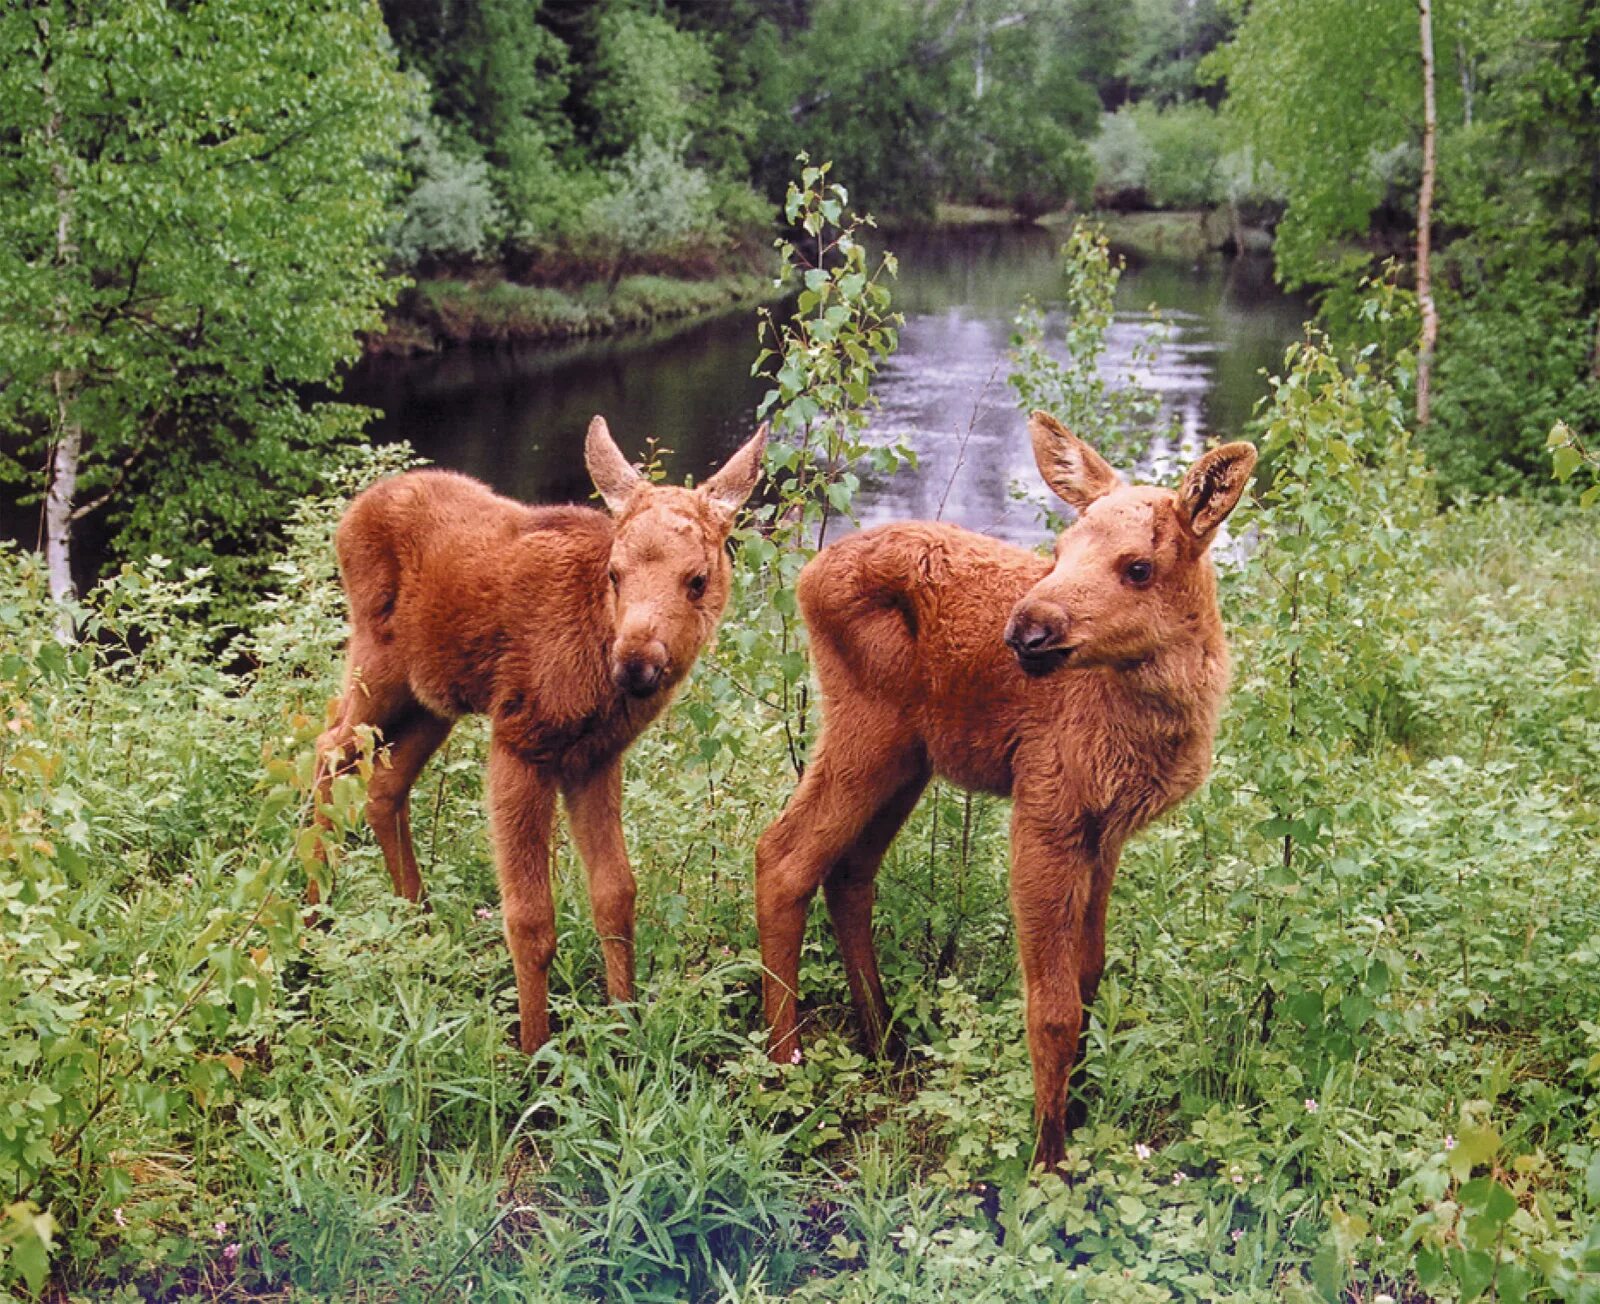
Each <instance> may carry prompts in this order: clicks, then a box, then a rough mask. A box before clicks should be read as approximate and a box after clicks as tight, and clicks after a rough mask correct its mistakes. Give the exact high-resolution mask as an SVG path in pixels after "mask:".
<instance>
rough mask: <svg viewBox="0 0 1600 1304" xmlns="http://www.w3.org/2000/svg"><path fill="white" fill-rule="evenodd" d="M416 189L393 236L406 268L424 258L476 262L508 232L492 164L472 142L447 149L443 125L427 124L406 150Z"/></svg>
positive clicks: (429, 122)
mask: <svg viewBox="0 0 1600 1304" xmlns="http://www.w3.org/2000/svg"><path fill="white" fill-rule="evenodd" d="M407 159H408V162H409V164H410V167H411V175H412V188H411V191H410V193H409V194H408V195H406V197H405V201H404V204H403V206H402V208H401V215H400V224H399V226H398V227H397V228H396V229H395V232H394V234H393V235H392V236H391V237H390V243H391V246H392V248H393V251H394V256H395V257H396V258H397V259H399V260H400V262H402V263H403V264H405V265H407V266H413V265H415V264H416V263H418V262H421V261H422V260H423V259H428V258H432V259H442V260H450V259H475V258H480V257H482V256H483V255H485V254H487V253H488V252H489V251H490V249H491V248H492V247H493V245H494V244H496V243H497V242H498V240H499V239H500V237H501V235H502V234H503V232H504V224H505V215H504V213H503V212H502V210H501V207H500V201H499V200H498V199H497V198H496V197H495V192H494V186H493V184H492V183H491V180H490V175H489V165H488V163H487V162H485V161H484V158H483V155H482V152H481V151H480V150H478V149H477V148H476V147H475V146H473V145H471V144H470V143H457V144H455V145H453V146H452V145H449V144H446V143H445V141H444V139H443V136H442V134H441V132H440V130H439V127H438V125H437V124H436V123H435V121H434V120H433V119H432V118H431V117H430V118H426V119H424V120H423V123H422V125H421V127H420V129H419V130H418V133H417V136H416V138H415V140H413V141H412V143H411V146H410V148H409V149H408V151H407Z"/></svg>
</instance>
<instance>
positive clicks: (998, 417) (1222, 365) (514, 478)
mask: <svg viewBox="0 0 1600 1304" xmlns="http://www.w3.org/2000/svg"><path fill="white" fill-rule="evenodd" d="M894 243H895V250H896V253H897V254H898V255H899V259H900V277H899V280H898V281H897V282H896V283H895V284H894V292H895V306H896V307H897V308H898V309H899V310H900V311H902V312H903V313H904V314H905V318H906V322H905V328H904V330H903V331H902V333H901V338H900V349H899V351H898V352H897V353H896V354H895V355H894V356H893V357H892V358H891V359H890V360H889V362H888V363H887V365H886V366H885V368H884V370H883V371H882V373H881V376H880V380H879V383H878V384H877V386H876V394H877V397H878V400H879V403H880V407H879V410H878V411H877V413H876V414H875V416H874V419H873V425H872V434H873V436H874V437H884V438H901V439H905V440H907V441H908V442H909V443H910V444H911V446H912V447H913V448H915V449H916V450H917V453H918V456H919V460H920V466H919V468H918V470H916V471H914V472H913V471H910V470H905V471H901V472H900V473H898V474H896V475H895V476H893V477H890V478H888V479H886V480H884V481H882V482H879V483H872V482H869V483H868V484H867V485H865V486H864V488H863V491H862V493H861V495H860V496H859V497H858V507H859V510H860V513H861V518H862V521H863V523H864V524H871V523H875V522H877V521H882V520H891V519H895V518H899V517H908V516H914V517H925V518H931V517H935V516H941V515H942V517H943V519H945V520H951V521H955V522H958V523H960V524H963V525H968V526H971V527H972V528H974V529H980V530H985V531H987V532H990V533H997V534H1000V535H1002V536H1007V537H1012V538H1017V539H1032V538H1035V537H1037V535H1038V533H1039V531H1038V527H1037V525H1036V519H1037V513H1036V511H1035V510H1034V508H1032V507H1031V506H1029V505H1028V504H1027V503H1026V502H1022V503H1019V502H1016V501H1014V499H1013V498H1012V495H1011V490H1012V486H1013V484H1020V485H1022V486H1024V487H1026V488H1028V489H1029V490H1030V491H1032V490H1033V489H1035V488H1036V487H1037V486H1038V476H1037V472H1035V471H1034V469H1033V465H1032V459H1031V455H1030V453H1029V450H1028V443H1027V438H1026V434H1025V429H1024V418H1023V414H1022V413H1021V411H1020V410H1019V408H1018V407H1017V403H1016V399H1015V398H1014V396H1013V395H1012V393H1011V391H1010V388H1009V386H1008V385H1007V383H1006V374H1007V370H1008V368H1007V364H1006V360H1005V355H1006V351H1007V349H1008V347H1009V341H1010V335H1011V332H1012V329H1013V325H1014V318H1015V316H1016V312H1017V308H1018V305H1019V304H1020V303H1021V302H1022V300H1023V299H1024V298H1025V297H1026V296H1029V295H1032V296H1033V297H1034V298H1035V299H1036V300H1037V301H1038V302H1039V303H1040V304H1041V305H1042V306H1044V307H1045V308H1047V309H1048V308H1049V307H1050V305H1051V304H1052V302H1059V296H1060V271H1059V266H1058V262H1057V249H1058V246H1059V240H1058V239H1057V237H1056V236H1054V235H1052V234H1051V233H1049V232H1046V231H1043V230H1040V229H1037V228H1034V229H1022V230H1018V229H1008V228H995V229H988V228H984V229H977V230H969V231H959V232H940V233H935V234H930V235H925V236H901V237H898V238H897V239H896V240H895V242H894ZM1151 305H1155V306H1156V307H1157V308H1158V309H1159V310H1160V314H1161V316H1162V318H1163V320H1164V321H1166V322H1167V323H1168V330H1169V334H1168V339H1167V342H1166V344H1165V345H1164V346H1163V347H1162V349H1161V351H1160V352H1159V354H1158V355H1157V356H1156V358H1155V359H1154V362H1153V364H1152V365H1151V366H1150V367H1149V368H1148V369H1147V370H1146V371H1145V372H1143V373H1141V374H1140V376H1139V379H1140V381H1141V383H1143V384H1144V385H1145V386H1146V387H1147V388H1150V389H1153V390H1155V391H1156V392H1157V393H1159V394H1160V395H1161V398H1162V401H1163V407H1164V409H1165V414H1166V415H1167V416H1168V417H1169V418H1170V419H1171V420H1172V421H1173V422H1174V423H1175V426H1176V428H1177V429H1178V431H1179V432H1180V433H1181V436H1182V438H1183V439H1184V440H1185V441H1198V439H1199V438H1200V437H1201V436H1202V435H1205V434H1209V433H1217V434H1221V435H1232V434H1236V433H1237V432H1238V431H1239V430H1240V429H1241V427H1242V426H1243V424H1244V423H1245V421H1246V420H1247V419H1248V417H1249V416H1250V413H1251V410H1252V408H1253V407H1254V405H1255V403H1256V401H1257V400H1258V399H1259V398H1260V397H1261V395H1262V394H1263V393H1264V392H1265V383H1264V379H1263V377H1262V375H1261V374H1260V373H1261V370H1262V368H1266V367H1276V366H1277V364H1278V362H1279V361H1280V360H1281V358H1282V355H1283V349H1284V347H1285V345H1286V344H1287V343H1288V342H1289V341H1291V340H1292V339H1294V338H1295V337H1296V336H1297V335H1298V334H1299V331H1300V325H1301V322H1302V321H1303V320H1304V318H1305V317H1306V316H1307V315H1308V309H1307V307H1306V305H1305V304H1304V303H1303V302H1302V301H1299V300H1296V299H1293V298H1290V297H1287V296H1285V295H1283V294H1281V293H1280V292H1279V291H1278V290H1277V289H1276V287H1275V286H1274V285H1273V283H1272V271H1271V264H1270V262H1269V261H1268V260H1266V259H1261V258H1241V259H1232V260H1223V259H1220V258H1212V259H1207V260H1205V261H1203V262H1201V263H1199V264H1192V263H1187V262H1147V263H1143V264H1140V265H1134V266H1130V267H1129V269H1128V270H1127V272H1126V273H1125V274H1124V277H1123V280H1122V284H1121V287H1120V289H1119V294H1118V313H1117V321H1116V324H1115V326H1114V327H1113V329H1112V332H1111V336H1110V340H1109V348H1108V351H1107V357H1106V359H1105V366H1106V367H1107V369H1108V371H1109V372H1110V374H1112V375H1114V376H1122V375H1125V374H1126V373H1127V371H1128V361H1129V358H1130V355H1131V351H1132V349H1133V347H1134V346H1135V344H1136V342H1137V341H1138V340H1139V339H1140V338H1141V337H1142V335H1143V333H1144V331H1145V329H1146V327H1147V325H1148V321H1149V317H1148V309H1149V308H1150V307H1151ZM756 348H757V345H756V318H755V314H754V313H736V314H732V315H729V316H726V317H722V318H719V319H716V320H713V321H708V322H704V323H700V324H698V325H695V326H692V327H689V328H687V329H680V330H677V331H670V330H669V331H664V332H661V333H659V334H656V335H653V336H636V337H631V338H625V339H620V340H607V341H599V342H595V343H589V344H579V345H575V346H572V347H569V348H560V349H542V348H509V347H508V348H481V349H480V348H474V349H460V350H456V351H453V352H449V353H446V354H443V355H440V356H436V357H429V358H420V359H378V360H372V361H369V362H367V363H365V364H363V366H362V367H361V368H360V369H359V370H358V371H357V372H356V373H355V374H354V375H353V376H352V377H351V378H350V382H349V384H348V385H347V387H346V397H348V398H350V399H351V400H352V401H356V402H361V403H367V404H370V405H372V406H373V407H376V408H379V409H380V410H381V411H382V412H383V416H382V417H381V418H380V419H379V420H378V421H377V422H375V424H374V426H373V436H374V438H375V439H377V440H379V441H385V440H394V439H401V438H404V439H409V440H410V441H411V443H412V444H413V445H414V446H415V447H416V449H417V450H418V451H419V452H420V453H421V454H423V455H424V456H425V457H428V458H430V459H432V460H433V461H435V462H438V463H440V464H441V465H444V466H448V467H453V468H455V469H458V470H462V471H466V472H468V473H470V474H472V475H475V476H478V477H479V478H481V479H483V480H486V481H488V482H489V483H490V484H492V485H494V486H495V487H497V488H499V489H500V490H502V491H504V492H506V493H509V494H512V495H514V496H516V497H518V498H522V499H525V500H528V501H534V502H539V501H543V502H553V501H562V500H581V499H583V498H586V497H587V496H588V494H589V485H588V482H587V478H586V477H585V475H584V472H583V464H582V457H581V448H582V439H583V432H584V430H585V428H586V426H587V425H588V422H589V418H590V417H591V416H592V415H594V414H595V413H596V412H599V413H602V414H604V416H605V417H606V420H607V421H608V423H609V424H610V426H611V430H612V433H613V434H614V435H615V436H616V437H617V439H618V442H619V443H621V445H622V446H623V448H624V450H625V451H626V452H628V453H629V455H630V456H639V455H641V454H642V453H643V452H644V449H645V443H646V439H647V438H648V437H650V436H654V437H655V438H656V440H657V441H658V443H659V445H660V446H661V447H663V448H665V449H670V450H671V452H670V455H668V456H666V457H665V458H664V461H665V463H666V465H667V467H668V469H669V472H670V474H671V475H672V476H673V478H678V477H681V475H683V474H684V473H686V472H692V473H693V474H695V475H696V476H697V477H698V476H704V475H705V473H706V472H707V471H708V470H710V469H711V468H712V467H714V466H715V464H716V463H717V462H718V461H719V460H720V459H721V458H722V457H723V456H724V455H725V454H726V453H728V452H729V451H731V450H732V448H733V447H734V446H735V445H736V444H737V443H738V442H739V441H740V440H741V439H743V438H744V437H745V436H746V435H747V434H748V433H749V431H750V429H751V428H752V426H753V416H752V414H753V412H754V409H755V406H756V404H757V403H758V402H759V401H760V398H761V395H762V394H763V393H764V392H765V390H766V388H767V386H766V385H765V383H764V382H762V381H760V380H757V379H754V378H752V377H751V376H750V374H749V372H750V363H751V361H752V360H753V358H754V356H755V353H756ZM963 441H964V443H963ZM1041 496H1042V491H1041ZM941 508H942V511H941Z"/></svg>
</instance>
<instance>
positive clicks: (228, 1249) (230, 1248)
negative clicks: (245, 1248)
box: [222, 1241, 239, 1264]
mask: <svg viewBox="0 0 1600 1304" xmlns="http://www.w3.org/2000/svg"><path fill="white" fill-rule="evenodd" d="M222 1257H223V1258H224V1259H226V1260H227V1261H228V1263H230V1264H232V1263H233V1262H235V1261H236V1260H237V1259H238V1257H239V1242H238V1241H234V1242H233V1243H232V1244H230V1245H225V1246H223V1248H222Z"/></svg>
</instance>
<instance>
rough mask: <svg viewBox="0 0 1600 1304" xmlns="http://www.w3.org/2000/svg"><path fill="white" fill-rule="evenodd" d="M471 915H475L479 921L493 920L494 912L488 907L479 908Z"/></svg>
mask: <svg viewBox="0 0 1600 1304" xmlns="http://www.w3.org/2000/svg"><path fill="white" fill-rule="evenodd" d="M472 913H473V914H475V915H477V916H478V918H479V919H493V918H494V911H493V910H491V909H489V907H488V906H479V907H478V908H477V909H476V910H474V911H473V912H472Z"/></svg>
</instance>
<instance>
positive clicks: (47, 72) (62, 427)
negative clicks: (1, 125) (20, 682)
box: [39, 19, 83, 642]
mask: <svg viewBox="0 0 1600 1304" xmlns="http://www.w3.org/2000/svg"><path fill="white" fill-rule="evenodd" d="M39 32H40V35H41V36H42V37H43V38H44V41H45V44H46V54H45V59H44V68H43V74H44V76H43V83H42V86H41V89H42V91H43V98H44V102H45V105H46V106H47V107H48V108H49V110H50V116H49V117H48V118H47V119H46V121H45V129H44V136H45V140H46V142H47V148H48V149H49V150H50V152H51V154H52V155H53V157H52V160H51V163H50V171H51V176H52V178H53V179H54V181H55V186H56V257H55V263H56V270H57V271H58V273H59V274H60V275H61V277H62V278H63V289H62V292H61V299H60V301H58V303H57V307H56V314H55V331H56V334H57V347H58V348H60V349H62V351H63V352H65V351H66V341H67V339H68V338H69V337H70V336H71V334H72V320H71V309H70V306H69V305H68V303H67V302H66V299H67V291H66V289H65V288H64V282H65V279H66V277H67V276H68V274H69V272H70V270H71V267H72V265H73V262H74V260H75V259H76V258H77V252H78V251H77V249H76V248H75V247H74V245H73V243H72V210H73V207H74V200H75V196H74V194H73V190H72V179H71V177H70V176H69V175H68V174H67V169H66V166H65V165H64V164H63V162H62V159H61V152H60V151H61V148H62V147H61V108H60V105H59V103H58V102H57V99H56V93H55V68H54V61H53V59H52V58H51V55H50V53H49V52H48V42H49V38H50V23H49V20H48V19H43V20H41V21H40V23H39ZM50 386H51V389H52V390H53V391H54V393H55V400H56V404H55V413H54V416H53V424H54V427H55V429H54V432H53V433H54V436H55V437H54V439H52V440H51V444H50V469H49V475H50V484H49V488H48V489H47V490H46V492H45V504H44V528H45V544H44V556H45V574H46V576H47V577H48V579H49V582H50V596H51V597H52V598H54V599H55V600H56V601H57V602H59V603H63V604H65V603H68V602H71V601H72V600H73V599H75V598H76V597H77V596H78V590H77V586H76V585H75V584H74V583H73V582H72V517H73V508H74V507H75V506H76V504H77V497H78V464H79V461H80V460H81V458H82V454H83V425H82V423H81V422H80V421H79V419H78V414H77V378H76V376H75V375H74V373H73V372H72V371H71V370H69V369H68V368H66V367H58V368H57V369H56V370H55V371H54V372H53V373H52V374H51V377H50ZM56 632H57V634H58V635H59V636H60V638H61V640H62V641H63V642H70V641H71V640H72V639H73V638H74V637H75V631H74V629H73V624H72V618H71V616H69V615H68V614H67V613H66V611H65V610H63V611H62V613H61V616H60V619H59V620H58V621H57V626H56Z"/></svg>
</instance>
